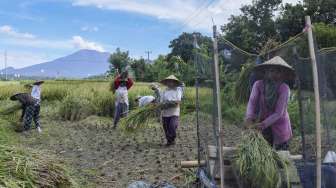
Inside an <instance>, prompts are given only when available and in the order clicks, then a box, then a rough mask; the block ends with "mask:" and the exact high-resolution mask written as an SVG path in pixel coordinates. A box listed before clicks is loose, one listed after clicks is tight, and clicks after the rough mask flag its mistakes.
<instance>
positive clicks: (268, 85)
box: [264, 79, 280, 111]
mask: <svg viewBox="0 0 336 188" xmlns="http://www.w3.org/2000/svg"><path fill="white" fill-rule="evenodd" d="M279 85H280V84H279V83H278V82H276V81H274V80H270V79H265V80H264V96H265V102H266V107H267V109H268V110H270V111H274V110H275V105H276V103H277V101H278V97H279V94H278V88H279Z"/></svg>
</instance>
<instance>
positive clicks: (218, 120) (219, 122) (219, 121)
mask: <svg viewBox="0 0 336 188" xmlns="http://www.w3.org/2000/svg"><path fill="white" fill-rule="evenodd" d="M213 38H214V41H213V47H214V70H215V83H216V88H215V95H216V99H217V101H216V103H217V104H216V105H217V111H216V122H215V123H216V125H217V126H218V133H219V137H218V151H219V163H220V164H219V166H220V179H221V186H220V187H221V188H224V160H223V152H222V145H223V144H222V135H223V130H222V111H221V99H220V86H219V83H220V82H219V70H218V69H219V68H218V67H219V66H218V44H217V27H216V25H214V26H213Z"/></svg>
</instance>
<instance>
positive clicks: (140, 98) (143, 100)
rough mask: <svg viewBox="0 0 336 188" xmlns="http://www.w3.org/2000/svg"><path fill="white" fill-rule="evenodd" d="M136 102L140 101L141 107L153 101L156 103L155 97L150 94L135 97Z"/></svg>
mask: <svg viewBox="0 0 336 188" xmlns="http://www.w3.org/2000/svg"><path fill="white" fill-rule="evenodd" d="M135 102H137V103H138V106H139V107H143V106H146V105H149V104H151V103H155V97H153V96H150V95H149V96H137V98H136V99H135Z"/></svg>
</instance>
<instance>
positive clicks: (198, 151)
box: [193, 34, 201, 166]
mask: <svg viewBox="0 0 336 188" xmlns="http://www.w3.org/2000/svg"><path fill="white" fill-rule="evenodd" d="M193 37H194V44H193V45H194V65H195V70H196V77H195V87H196V127H197V161H198V166H201V141H200V130H199V110H200V105H199V71H198V63H199V62H198V61H197V60H198V58H197V46H198V45H197V37H196V34H194V35H193Z"/></svg>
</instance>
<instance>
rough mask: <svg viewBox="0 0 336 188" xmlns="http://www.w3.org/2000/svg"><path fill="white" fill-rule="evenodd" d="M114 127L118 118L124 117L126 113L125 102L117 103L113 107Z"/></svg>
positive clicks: (126, 106)
mask: <svg viewBox="0 0 336 188" xmlns="http://www.w3.org/2000/svg"><path fill="white" fill-rule="evenodd" d="M114 110H115V111H114V123H113V124H114V127H116V126H117V124H118V122H119V120H120V118H123V117H126V116H127V114H128V105H127V104H126V103H118V104H117V105H116V106H115V109H114Z"/></svg>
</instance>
